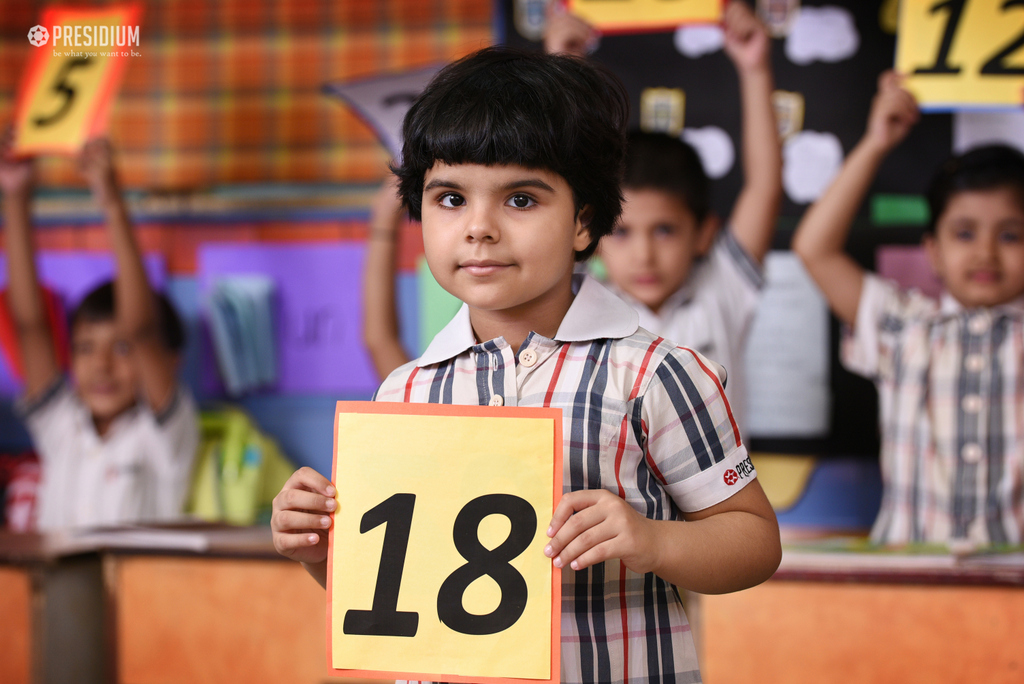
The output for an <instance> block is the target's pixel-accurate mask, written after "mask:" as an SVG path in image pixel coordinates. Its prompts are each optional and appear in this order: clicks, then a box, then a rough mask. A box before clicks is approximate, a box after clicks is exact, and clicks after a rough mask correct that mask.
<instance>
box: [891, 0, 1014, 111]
mask: <svg viewBox="0 0 1024 684" xmlns="http://www.w3.org/2000/svg"><path fill="white" fill-rule="evenodd" d="M1022 47H1024V0H902V2H900V9H899V32H898V34H897V41H896V70H897V71H899V72H900V73H902V74H905V75H906V76H907V77H908V78H907V81H906V85H907V89H908V90H910V91H911V92H912V93H913V94H914V96H915V97H917V100H918V102H919V103H920V105H921V108H922V109H927V110H932V111H940V110H953V109H971V108H980V107H984V108H992V107H1020V106H1021V104H1022V103H1024V97H1022V95H1021V91H1022V89H1024V50H1022V49H1021V48H1022Z"/></svg>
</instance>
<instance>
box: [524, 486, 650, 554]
mask: <svg viewBox="0 0 1024 684" xmlns="http://www.w3.org/2000/svg"><path fill="white" fill-rule="evenodd" d="M548 536H549V537H551V541H550V542H549V543H548V545H547V547H545V549H544V555H546V556H547V557H549V558H551V559H552V560H553V562H554V564H555V567H557V568H563V567H566V566H569V567H571V568H572V569H573V570H583V569H585V568H588V567H590V566H592V565H597V564H598V563H602V562H604V561H606V560H610V559H614V558H618V559H619V560H621V561H622V562H623V563H625V564H626V567H627V568H629V569H630V570H632V571H633V572H636V573H640V574H644V573H647V572H651V571H652V570H653V569H654V568H656V567H657V563H658V558H657V556H658V548H659V547H658V543H657V540H656V538H655V537H656V533H655V530H654V525H653V524H652V521H651V520H648V519H647V518H645V517H644V516H642V515H640V514H639V513H637V512H636V511H635V510H633V509H632V508H631V507H630V505H629V504H628V503H626V502H625V500H623V499H621V498H619V497H618V496H616V495H614V494H612V493H611V492H609V491H608V490H606V489H584V490H580V491H576V492H570V493H569V494H565V495H564V496H562V499H561V501H559V503H558V506H557V507H556V508H555V513H554V515H553V516H552V518H551V526H550V527H549V528H548Z"/></svg>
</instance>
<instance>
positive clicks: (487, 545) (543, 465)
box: [327, 402, 562, 684]
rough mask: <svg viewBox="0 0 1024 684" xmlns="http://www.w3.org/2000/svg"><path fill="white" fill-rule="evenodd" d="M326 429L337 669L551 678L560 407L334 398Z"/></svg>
mask: <svg viewBox="0 0 1024 684" xmlns="http://www.w3.org/2000/svg"><path fill="white" fill-rule="evenodd" d="M334 430H335V431H334V440H335V441H334V444H335V448H334V469H333V481H334V484H335V486H336V487H337V490H338V494H337V497H338V508H337V512H336V513H335V514H334V524H333V526H332V528H331V534H330V551H329V554H328V571H327V629H328V636H327V643H328V647H329V653H328V666H329V667H330V668H331V670H332V671H333V672H334V674H336V675H339V676H352V677H372V678H380V679H385V678H386V679H419V680H429V681H444V682H480V683H488V684H494V683H499V682H524V681H528V682H534V683H537V682H551V683H552V684H556V683H557V682H558V681H559V677H560V617H561V615H560V613H561V577H560V572H559V571H558V570H557V569H556V568H554V567H553V566H552V564H551V560H550V559H549V558H547V557H546V556H545V555H544V547H545V545H546V544H547V539H548V537H547V533H546V530H547V526H548V523H549V521H550V520H551V514H552V512H553V510H554V507H555V505H556V504H557V502H558V499H559V498H560V497H561V492H562V413H561V411H560V410H559V409H548V408H517V407H491V406H448V405H437V404H400V403H387V402H338V409H337V413H336V415H335V428H334Z"/></svg>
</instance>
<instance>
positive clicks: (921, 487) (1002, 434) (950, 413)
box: [841, 273, 1024, 545]
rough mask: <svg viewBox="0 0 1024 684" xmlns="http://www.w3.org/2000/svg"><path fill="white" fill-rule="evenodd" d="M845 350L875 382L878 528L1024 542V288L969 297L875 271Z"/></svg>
mask: <svg viewBox="0 0 1024 684" xmlns="http://www.w3.org/2000/svg"><path fill="white" fill-rule="evenodd" d="M841 359H842V362H843V365H844V366H846V368H847V369H849V370H850V371H852V372H854V373H857V374H859V375H863V376H865V377H867V378H870V379H872V380H874V382H875V385H876V387H877V388H878V403H879V413H880V416H879V422H880V424H881V429H882V454H881V468H882V481H883V484H884V489H883V494H882V507H881V510H880V511H879V513H878V519H877V520H876V521H875V525H874V528H873V529H872V531H871V537H872V540H874V541H875V542H878V543H885V544H905V543H907V542H938V543H945V542H950V541H958V542H967V543H970V544H983V545H984V544H1020V543H1022V542H1024V297H1020V298H1018V299H1017V300H1015V301H1012V302H1008V303H1006V304H1002V305H1000V306H995V307H990V308H972V309H965V308H964V307H963V306H962V305H961V304H959V303H958V302H957V301H956V300H955V299H953V297H951V296H950V295H949V294H948V293H947V294H944V295H943V296H942V298H941V300H935V299H932V298H931V297H926V296H925V295H923V294H921V293H920V292H917V291H909V292H907V291H904V290H901V289H900V288H899V287H897V286H896V284H895V283H892V282H889V281H886V280H883V279H881V278H879V277H878V276H876V275H874V274H870V273H868V274H866V275H865V277H864V284H863V287H862V288H861V296H860V302H859V303H858V305H857V320H856V327H855V328H854V329H853V331H852V332H848V333H847V336H846V338H845V339H844V340H843V346H842V348H841Z"/></svg>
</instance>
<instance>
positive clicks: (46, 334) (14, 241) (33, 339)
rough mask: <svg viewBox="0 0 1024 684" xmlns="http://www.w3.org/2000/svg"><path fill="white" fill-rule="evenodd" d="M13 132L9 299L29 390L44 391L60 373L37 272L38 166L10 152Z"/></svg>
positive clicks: (7, 191)
mask: <svg viewBox="0 0 1024 684" xmlns="http://www.w3.org/2000/svg"><path fill="white" fill-rule="evenodd" d="M9 138H10V135H8V140H7V141H6V142H5V144H4V145H3V146H2V148H0V189H2V190H3V204H4V228H5V230H4V239H5V245H4V250H5V251H6V253H7V276H8V285H7V304H8V307H9V309H10V311H11V316H12V317H13V319H14V326H15V328H16V330H17V335H18V346H19V349H20V350H21V358H22V363H23V364H24V368H25V396H26V397H27V398H28V399H29V400H30V401H31V400H32V399H34V398H36V397H38V396H40V394H42V392H43V391H45V390H46V389H47V388H48V387H50V385H52V384H53V382H54V381H55V380H56V379H57V375H58V374H59V373H60V366H59V364H58V363H57V353H56V350H55V349H54V348H53V337H52V335H51V332H50V325H49V322H48V321H47V317H46V305H45V304H44V302H43V293H42V290H41V289H40V287H39V278H38V274H37V273H36V261H35V249H34V248H33V245H32V223H31V218H30V211H29V207H30V204H31V202H32V185H33V175H34V167H33V164H32V160H30V159H14V158H13V157H11V156H10V154H9V150H10V145H9Z"/></svg>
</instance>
